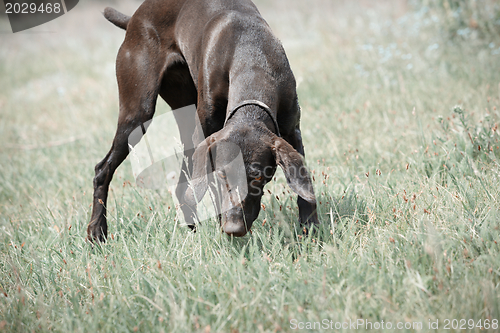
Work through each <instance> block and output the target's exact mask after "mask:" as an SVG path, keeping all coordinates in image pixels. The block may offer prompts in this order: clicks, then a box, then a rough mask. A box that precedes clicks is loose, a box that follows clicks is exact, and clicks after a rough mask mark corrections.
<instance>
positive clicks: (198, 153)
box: [184, 137, 215, 206]
mask: <svg viewBox="0 0 500 333" xmlns="http://www.w3.org/2000/svg"><path fill="white" fill-rule="evenodd" d="M214 141H215V138H213V137H208V138H207V139H205V140H203V141H202V142H201V143H200V144H199V145H198V147H196V149H195V151H194V153H193V174H192V175H191V186H189V187H188V188H187V190H186V192H185V194H184V200H185V201H186V203H187V204H188V205H190V206H194V205H196V204H197V203H198V202H199V201H200V200H201V199H202V198H203V196H204V195H205V192H207V189H208V174H209V173H211V172H213V170H212V161H211V158H210V154H211V147H212V144H213V142H214Z"/></svg>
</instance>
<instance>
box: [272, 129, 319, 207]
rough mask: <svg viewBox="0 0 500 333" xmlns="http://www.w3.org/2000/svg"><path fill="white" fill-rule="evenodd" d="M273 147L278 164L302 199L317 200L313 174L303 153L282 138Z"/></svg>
mask: <svg viewBox="0 0 500 333" xmlns="http://www.w3.org/2000/svg"><path fill="white" fill-rule="evenodd" d="M271 148H272V151H273V154H274V157H275V158H276V164H278V165H279V166H280V167H281V169H283V172H284V174H285V177H286V181H287V183H288V186H290V188H291V189H292V190H293V191H294V192H295V193H297V194H298V195H299V196H300V197H301V198H302V199H304V200H306V201H308V202H311V203H314V202H316V197H315V196H314V190H313V186H312V181H311V176H310V175H309V172H308V171H307V168H306V166H305V164H304V158H303V157H302V155H300V154H299V152H298V151H297V150H295V149H294V148H293V147H292V146H291V145H290V144H289V143H288V142H286V141H285V140H283V139H282V138H276V140H275V141H274V144H273V145H272V146H271Z"/></svg>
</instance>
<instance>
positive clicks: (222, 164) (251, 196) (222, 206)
mask: <svg viewBox="0 0 500 333" xmlns="http://www.w3.org/2000/svg"><path fill="white" fill-rule="evenodd" d="M277 165H279V166H280V167H281V168H282V170H283V172H284V174H285V177H286V180H287V183H288V185H289V186H290V188H291V189H292V190H293V191H294V192H295V193H297V194H298V195H299V196H301V197H302V198H303V199H304V200H306V201H309V202H315V200H316V199H315V196H314V191H313V187H312V182H311V178H310V176H309V173H308V171H307V169H306V167H305V165H304V160H303V158H302V156H301V155H300V154H299V153H298V152H297V151H296V150H295V149H294V148H293V147H292V146H291V145H290V144H289V143H288V142H286V141H285V140H284V139H282V138H280V137H278V136H276V135H275V134H273V133H272V132H270V131H269V130H267V129H262V128H258V129H257V130H256V129H255V128H253V127H250V126H243V127H242V126H240V127H239V128H238V130H237V131H236V130H234V129H231V127H224V128H223V129H222V130H220V131H219V132H216V133H214V134H213V135H211V136H210V137H208V138H207V139H205V140H204V141H202V142H201V144H200V145H199V146H198V147H197V148H196V150H195V152H194V154H193V175H192V177H191V178H192V182H191V186H190V187H189V188H188V190H187V191H186V194H185V200H186V202H187V203H188V204H190V205H194V204H196V203H197V202H199V201H200V200H201V199H202V198H203V196H204V195H205V192H206V191H207V189H208V188H209V187H210V188H211V189H212V190H215V191H217V192H218V193H219V198H220V201H221V202H220V203H219V214H220V215H221V216H220V218H221V224H222V229H223V231H224V232H226V233H227V234H229V235H234V236H244V235H245V234H246V233H247V232H248V230H250V228H251V226H252V223H253V221H255V219H256V218H257V216H258V215H259V211H260V207H261V205H260V201H261V198H262V195H263V188H264V185H265V184H266V183H268V182H269V181H271V179H272V177H273V176H274V173H275V172H276V167H277Z"/></svg>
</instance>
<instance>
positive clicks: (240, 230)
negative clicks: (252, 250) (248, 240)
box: [222, 221, 248, 237]
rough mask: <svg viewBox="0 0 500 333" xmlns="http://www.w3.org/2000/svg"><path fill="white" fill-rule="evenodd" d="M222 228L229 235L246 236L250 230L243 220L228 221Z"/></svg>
mask: <svg viewBox="0 0 500 333" xmlns="http://www.w3.org/2000/svg"><path fill="white" fill-rule="evenodd" d="M222 229H223V230H224V232H225V233H226V234H228V235H229V236H235V237H242V236H245V235H246V234H247V231H248V230H247V228H246V226H245V223H244V222H243V221H237V222H233V221H227V222H226V223H224V226H223V227H222Z"/></svg>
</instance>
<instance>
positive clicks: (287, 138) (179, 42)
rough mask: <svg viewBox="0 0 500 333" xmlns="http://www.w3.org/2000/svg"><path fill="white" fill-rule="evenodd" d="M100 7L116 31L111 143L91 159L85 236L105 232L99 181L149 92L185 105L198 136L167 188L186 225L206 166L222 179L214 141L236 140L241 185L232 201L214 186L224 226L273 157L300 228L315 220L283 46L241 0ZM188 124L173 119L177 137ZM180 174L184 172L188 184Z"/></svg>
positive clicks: (238, 221) (149, 108) (257, 192)
mask: <svg viewBox="0 0 500 333" xmlns="http://www.w3.org/2000/svg"><path fill="white" fill-rule="evenodd" d="M104 16H105V17H106V18H107V19H108V20H109V21H111V22H112V23H113V24H115V25H116V26H118V27H120V28H123V29H126V35H125V41H124V42H123V44H122V46H121V48H120V50H119V52H118V57H117V60H116V74H117V79H118V88H119V100H120V112H119V117H118V128H117V131H116V135H115V138H114V140H113V145H112V147H111V150H110V151H109V152H108V154H107V155H106V157H105V158H104V159H103V160H102V161H101V162H99V163H98V164H97V165H96V167H95V174H96V175H95V178H94V201H93V210H92V218H91V221H90V223H89V226H88V229H87V233H88V239H89V240H91V241H94V240H98V241H105V239H106V237H107V224H106V216H105V214H106V208H105V206H106V199H107V196H108V188H109V183H110V181H111V178H112V176H113V173H114V171H115V170H116V168H117V167H118V166H119V165H120V164H121V163H122V162H123V160H124V159H125V158H126V157H127V155H128V153H129V149H128V143H129V141H128V140H129V136H130V134H131V133H132V131H133V130H134V129H136V128H137V127H140V126H142V125H143V124H144V123H145V122H147V121H149V120H151V119H152V118H153V114H154V113H155V105H156V100H157V97H158V95H160V96H161V97H162V98H163V99H164V100H165V101H166V102H167V103H168V104H169V105H170V107H171V108H172V109H178V108H181V107H184V106H187V105H192V104H195V105H196V109H197V114H198V117H199V121H200V124H201V128H202V129H203V132H204V133H203V134H204V137H206V139H205V140H203V141H202V142H201V143H200V144H199V145H198V146H197V147H196V149H195V150H194V152H193V151H192V150H191V151H187V152H185V154H186V158H185V160H184V164H183V166H182V168H183V170H184V171H185V172H183V173H182V175H181V176H180V179H179V185H178V186H177V189H176V196H177V198H178V200H179V202H180V204H181V209H182V212H183V214H184V217H185V219H186V222H187V224H188V225H189V226H191V227H192V228H193V229H194V224H195V219H194V212H195V211H196V202H197V200H199V199H200V198H201V197H203V195H204V194H205V192H206V191H207V188H209V186H211V185H210V184H211V183H210V180H214V179H210V177H209V176H208V175H209V174H210V173H211V172H212V171H214V172H213V173H212V175H213V176H212V178H217V179H215V180H219V181H221V182H224V180H225V178H226V175H225V171H224V170H223V169H221V168H218V167H217V166H216V165H214V162H213V161H214V159H215V155H217V156H216V159H217V160H218V161H224V160H228V161H229V160H230V159H231V157H230V156H229V155H231V152H230V151H229V150H228V149H226V148H224V147H225V145H224V143H230V144H232V145H233V146H234V145H236V146H237V147H239V150H240V151H241V154H242V157H243V160H244V165H245V168H244V170H245V173H246V174H244V175H243V177H244V179H245V181H246V184H247V185H248V189H249V190H248V195H247V196H246V197H245V198H243V200H241V201H240V202H236V203H235V202H234V200H232V196H231V193H229V192H230V191H221V192H220V198H219V199H220V202H221V205H222V206H223V209H222V210H219V212H220V213H219V219H220V222H221V226H222V229H223V231H224V232H226V233H227V234H229V235H234V236H243V235H245V234H246V233H247V231H248V230H249V229H250V227H251V225H252V222H253V221H254V220H255V219H256V218H257V216H258V214H259V211H260V201H261V197H262V193H263V191H262V189H263V187H264V185H265V184H266V183H267V182H269V181H270V180H271V179H272V177H273V175H274V172H275V170H276V166H277V165H279V166H280V167H281V168H282V169H283V171H284V174H285V176H286V179H287V182H288V185H289V186H290V187H291V188H292V190H293V191H294V192H296V193H297V194H298V195H299V196H298V200H297V203H298V207H299V215H300V222H301V223H302V224H303V225H305V227H307V228H308V227H310V226H311V225H313V224H315V225H316V224H319V220H318V217H317V214H316V199H315V195H314V191H313V187H312V182H311V178H310V176H309V173H308V172H307V170H306V169H305V167H304V162H303V156H304V147H303V145H302V138H301V134H300V128H299V121H300V108H299V105H298V100H297V93H296V84H295V78H294V76H293V73H292V71H291V69H290V65H289V63H288V59H287V57H286V55H285V51H284V49H283V46H282V45H281V43H280V42H279V40H278V39H277V38H276V37H275V36H274V35H273V33H272V32H271V29H270V27H269V26H268V24H267V23H266V21H264V19H263V18H262V16H261V15H260V13H259V11H258V10H257V8H256V7H255V5H254V4H253V3H252V2H251V1H250V0H217V1H205V0H146V1H145V2H144V3H143V4H142V5H141V6H140V7H139V9H138V10H137V11H136V12H135V14H134V15H133V16H132V17H129V16H126V15H124V14H121V13H119V12H117V11H116V10H114V9H111V8H106V9H105V12H104ZM176 120H177V122H178V124H179V122H182V121H183V120H182V119H178V118H176ZM188 123H189V122H188ZM192 123H194V122H192ZM142 128H143V131H145V129H144V126H143V127H142ZM193 132H194V127H193V128H191V129H190V128H189V125H188V126H187V128H186V125H183V130H182V132H181V139H182V140H183V142H187V141H188V140H192V136H193ZM184 140H186V141H184ZM186 162H187V163H186ZM221 165H223V164H221ZM186 174H188V175H192V178H193V181H192V183H191V185H190V186H188V185H187V184H188V182H187V179H186Z"/></svg>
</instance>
